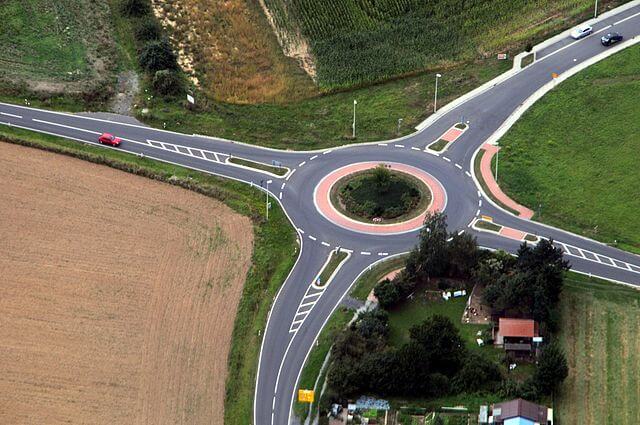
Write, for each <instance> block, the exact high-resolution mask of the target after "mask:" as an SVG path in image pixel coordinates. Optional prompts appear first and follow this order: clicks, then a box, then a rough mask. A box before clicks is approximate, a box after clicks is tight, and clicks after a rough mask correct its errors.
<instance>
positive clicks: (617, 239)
mask: <svg viewBox="0 0 640 425" xmlns="http://www.w3.org/2000/svg"><path fill="white" fill-rule="evenodd" d="M639 76H640V45H635V46H632V47H629V48H628V49H626V50H624V51H622V52H619V53H617V54H615V55H613V56H612V57H610V58H608V59H605V60H603V61H602V62H599V63H597V64H595V65H593V66H591V67H589V68H588V69H586V70H584V71H582V72H580V73H579V74H577V75H575V76H573V77H571V78H570V79H568V80H567V81H565V82H563V83H562V84H560V85H559V86H558V87H557V88H555V89H554V90H552V91H551V92H550V93H549V94H547V95H546V96H545V97H544V98H542V99H541V100H540V101H538V102H537V103H536V104H535V105H534V106H533V107H532V108H531V109H530V110H529V111H528V112H526V113H525V114H524V116H523V117H522V118H521V119H520V120H519V121H518V122H517V123H516V124H515V125H514V126H513V128H512V129H511V130H510V131H509V132H508V133H507V134H506V135H505V136H504V137H503V138H502V139H501V140H500V145H501V146H502V150H501V151H500V182H499V183H500V185H501V187H502V188H503V190H504V191H505V192H506V193H507V194H509V195H510V196H511V197H512V198H513V199H515V200H516V201H518V202H519V203H521V204H523V205H527V206H529V207H530V208H532V209H533V210H534V211H539V214H537V215H536V217H535V219H537V220H539V221H542V222H545V223H549V224H552V225H554V226H558V227H561V228H563V229H567V230H570V231H573V232H577V233H580V234H582V235H585V236H588V237H591V238H594V239H597V240H600V241H603V242H606V243H609V244H614V245H617V246H618V247H620V248H622V249H626V250H630V251H632V252H635V253H640V215H639V214H638V213H637V212H638V211H639V210H640V196H638V181H640V167H638V164H639V163H640V96H638V93H640V77H639Z"/></svg>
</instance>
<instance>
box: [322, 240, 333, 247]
mask: <svg viewBox="0 0 640 425" xmlns="http://www.w3.org/2000/svg"><path fill="white" fill-rule="evenodd" d="M320 244H321V245H324V246H331V245H329V244H328V243H326V242H324V241H323V242H320Z"/></svg>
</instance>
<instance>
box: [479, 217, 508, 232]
mask: <svg viewBox="0 0 640 425" xmlns="http://www.w3.org/2000/svg"><path fill="white" fill-rule="evenodd" d="M475 226H476V227H477V228H479V229H484V230H489V231H491V232H499V231H500V230H502V226H500V225H498V224H495V223H492V222H490V221H486V220H478V221H476V224H475Z"/></svg>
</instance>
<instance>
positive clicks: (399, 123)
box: [398, 118, 402, 136]
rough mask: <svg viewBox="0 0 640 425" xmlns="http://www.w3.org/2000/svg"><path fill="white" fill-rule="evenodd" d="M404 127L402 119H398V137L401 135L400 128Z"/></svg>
mask: <svg viewBox="0 0 640 425" xmlns="http://www.w3.org/2000/svg"><path fill="white" fill-rule="evenodd" d="M401 125H402V118H398V136H399V135H400V126H401Z"/></svg>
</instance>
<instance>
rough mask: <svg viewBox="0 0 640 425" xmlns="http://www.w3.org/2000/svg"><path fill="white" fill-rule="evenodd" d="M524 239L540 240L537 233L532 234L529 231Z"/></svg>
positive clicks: (530, 240)
mask: <svg viewBox="0 0 640 425" xmlns="http://www.w3.org/2000/svg"><path fill="white" fill-rule="evenodd" d="M524 240H525V241H528V242H538V237H537V236H536V235H532V234H531V233H527V234H526V236H525V237H524Z"/></svg>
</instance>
